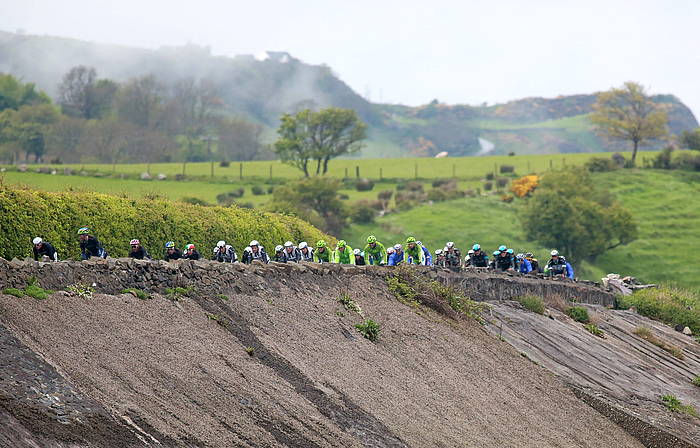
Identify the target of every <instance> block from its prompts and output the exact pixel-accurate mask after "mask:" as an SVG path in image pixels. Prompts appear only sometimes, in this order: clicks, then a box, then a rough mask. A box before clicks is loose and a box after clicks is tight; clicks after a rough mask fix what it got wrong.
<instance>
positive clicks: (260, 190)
mask: <svg viewBox="0 0 700 448" xmlns="http://www.w3.org/2000/svg"><path fill="white" fill-rule="evenodd" d="M250 191H251V193H253V194H254V195H255V196H261V195H263V194H265V187H263V186H262V185H253V186H252V187H251V189H250Z"/></svg>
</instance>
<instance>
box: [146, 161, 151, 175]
mask: <svg viewBox="0 0 700 448" xmlns="http://www.w3.org/2000/svg"><path fill="white" fill-rule="evenodd" d="M146 172H147V173H148V175H149V176H150V175H151V162H148V163H147V164H146Z"/></svg>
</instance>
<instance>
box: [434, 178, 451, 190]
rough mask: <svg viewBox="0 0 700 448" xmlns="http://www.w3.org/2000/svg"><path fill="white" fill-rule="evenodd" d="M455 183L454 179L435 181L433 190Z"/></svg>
mask: <svg viewBox="0 0 700 448" xmlns="http://www.w3.org/2000/svg"><path fill="white" fill-rule="evenodd" d="M452 183H454V180H453V179H435V180H434V181H433V183H432V186H433V188H440V187H442V186H444V185H448V184H452Z"/></svg>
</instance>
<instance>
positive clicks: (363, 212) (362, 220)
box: [350, 201, 377, 224]
mask: <svg viewBox="0 0 700 448" xmlns="http://www.w3.org/2000/svg"><path fill="white" fill-rule="evenodd" d="M376 215H377V212H376V211H375V209H374V208H372V206H370V205H369V204H368V203H367V202H366V201H358V202H356V203H355V205H354V206H352V208H351V210H350V218H351V219H352V220H353V222H355V223H358V224H369V223H371V222H373V221H374V217H375V216H376Z"/></svg>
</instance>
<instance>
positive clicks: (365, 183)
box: [355, 178, 374, 191]
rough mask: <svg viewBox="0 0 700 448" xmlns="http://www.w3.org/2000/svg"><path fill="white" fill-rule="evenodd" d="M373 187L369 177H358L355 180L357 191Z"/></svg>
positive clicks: (368, 189)
mask: <svg viewBox="0 0 700 448" xmlns="http://www.w3.org/2000/svg"><path fill="white" fill-rule="evenodd" d="M373 188H374V182H373V181H372V180H371V179H367V178H365V179H359V180H358V181H357V182H355V189H356V190H357V191H370V190H372V189H373Z"/></svg>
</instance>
